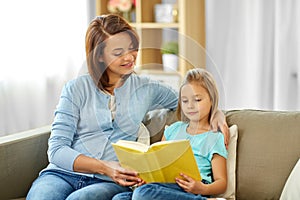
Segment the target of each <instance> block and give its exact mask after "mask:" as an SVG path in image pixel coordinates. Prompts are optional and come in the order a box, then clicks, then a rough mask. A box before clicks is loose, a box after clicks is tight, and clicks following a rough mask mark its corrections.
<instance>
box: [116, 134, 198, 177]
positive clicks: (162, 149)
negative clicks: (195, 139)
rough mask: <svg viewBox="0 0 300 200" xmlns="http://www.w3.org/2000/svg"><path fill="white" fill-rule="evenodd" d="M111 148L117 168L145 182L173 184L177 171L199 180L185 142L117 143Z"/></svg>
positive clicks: (190, 149)
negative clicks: (137, 176) (116, 158)
mask: <svg viewBox="0 0 300 200" xmlns="http://www.w3.org/2000/svg"><path fill="white" fill-rule="evenodd" d="M112 145H113V148H114V150H115V152H116V155H117V157H118V159H119V162H120V165H121V166H122V167H124V168H127V169H132V170H135V171H137V172H138V173H139V177H140V178H142V179H143V180H144V181H146V183H151V182H162V183H175V178H176V177H178V178H180V175H179V174H180V173H181V172H182V173H184V174H186V175H188V176H190V177H192V178H193V179H195V180H201V176H200V172H199V169H198V167H197V163H196V160H195V157H194V154H193V151H192V148H191V145H190V142H189V140H172V141H171V140H170V141H160V142H156V143H153V144H152V145H150V146H148V145H145V144H142V143H139V142H134V141H126V140H119V141H118V142H116V143H113V144H112Z"/></svg>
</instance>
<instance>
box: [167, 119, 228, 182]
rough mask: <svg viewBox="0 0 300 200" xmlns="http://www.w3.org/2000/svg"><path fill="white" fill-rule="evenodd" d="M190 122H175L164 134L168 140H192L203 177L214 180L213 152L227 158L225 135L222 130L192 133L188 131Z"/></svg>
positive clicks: (210, 180) (209, 180)
mask: <svg viewBox="0 0 300 200" xmlns="http://www.w3.org/2000/svg"><path fill="white" fill-rule="evenodd" d="M187 127H188V123H185V122H181V121H179V122H175V123H174V124H172V125H170V126H169V127H168V128H166V130H165V132H164V136H165V138H166V140H180V139H188V140H189V141H190V144H191V147H192V150H193V153H194V156H195V159H196V162H197V165H198V169H199V171H200V174H201V177H202V178H203V179H205V180H206V181H208V182H209V183H211V182H212V166H211V160H212V157H213V154H215V153H216V154H219V155H220V156H223V157H224V158H227V150H226V147H225V144H224V136H223V134H222V133H221V132H217V133H214V132H212V131H208V132H205V133H201V134H196V135H190V134H189V133H187V132H186V129H187Z"/></svg>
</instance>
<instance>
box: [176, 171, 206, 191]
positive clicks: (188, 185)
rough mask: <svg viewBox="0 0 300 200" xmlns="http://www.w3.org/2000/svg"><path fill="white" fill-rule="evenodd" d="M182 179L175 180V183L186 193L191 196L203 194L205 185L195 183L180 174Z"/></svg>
mask: <svg viewBox="0 0 300 200" xmlns="http://www.w3.org/2000/svg"><path fill="white" fill-rule="evenodd" d="M180 176H182V178H183V179H180V178H176V179H175V181H176V183H177V184H178V185H179V186H180V187H181V188H182V189H183V190H184V191H186V192H189V193H193V194H205V193H206V192H205V189H206V185H205V184H204V183H202V182H201V181H196V180H194V179H193V178H191V177H189V176H188V175H185V174H183V173H181V174H180Z"/></svg>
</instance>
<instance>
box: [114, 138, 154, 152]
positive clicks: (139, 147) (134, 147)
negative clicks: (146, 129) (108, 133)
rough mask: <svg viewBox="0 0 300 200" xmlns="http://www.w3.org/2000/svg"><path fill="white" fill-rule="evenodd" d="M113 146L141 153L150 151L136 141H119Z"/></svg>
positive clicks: (147, 147)
mask: <svg viewBox="0 0 300 200" xmlns="http://www.w3.org/2000/svg"><path fill="white" fill-rule="evenodd" d="M113 145H117V146H120V147H124V148H127V149H132V150H134V151H140V152H146V151H148V149H149V146H147V145H145V144H143V143H140V142H135V141H128V140H119V141H118V142H116V143H113Z"/></svg>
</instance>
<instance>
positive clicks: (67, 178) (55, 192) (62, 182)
mask: <svg viewBox="0 0 300 200" xmlns="http://www.w3.org/2000/svg"><path fill="white" fill-rule="evenodd" d="M128 191H132V190H131V189H130V188H129V187H123V186H120V185H118V184H116V183H114V182H109V181H104V180H101V179H98V178H91V177H87V176H81V175H76V174H70V173H67V172H58V171H46V172H43V173H42V174H41V175H40V176H39V177H38V178H37V179H36V180H35V181H34V182H33V184H32V186H31V188H30V190H29V192H28V194H27V197H26V200H45V199H47V200H52V199H53V200H60V199H61V200H64V199H67V200H73V199H74V200H75V199H76V200H79V199H82V200H84V199H88V200H93V199H102V200H104V199H105V200H106V199H107V200H110V199H112V197H113V196H114V195H116V194H118V193H120V192H128Z"/></svg>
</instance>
